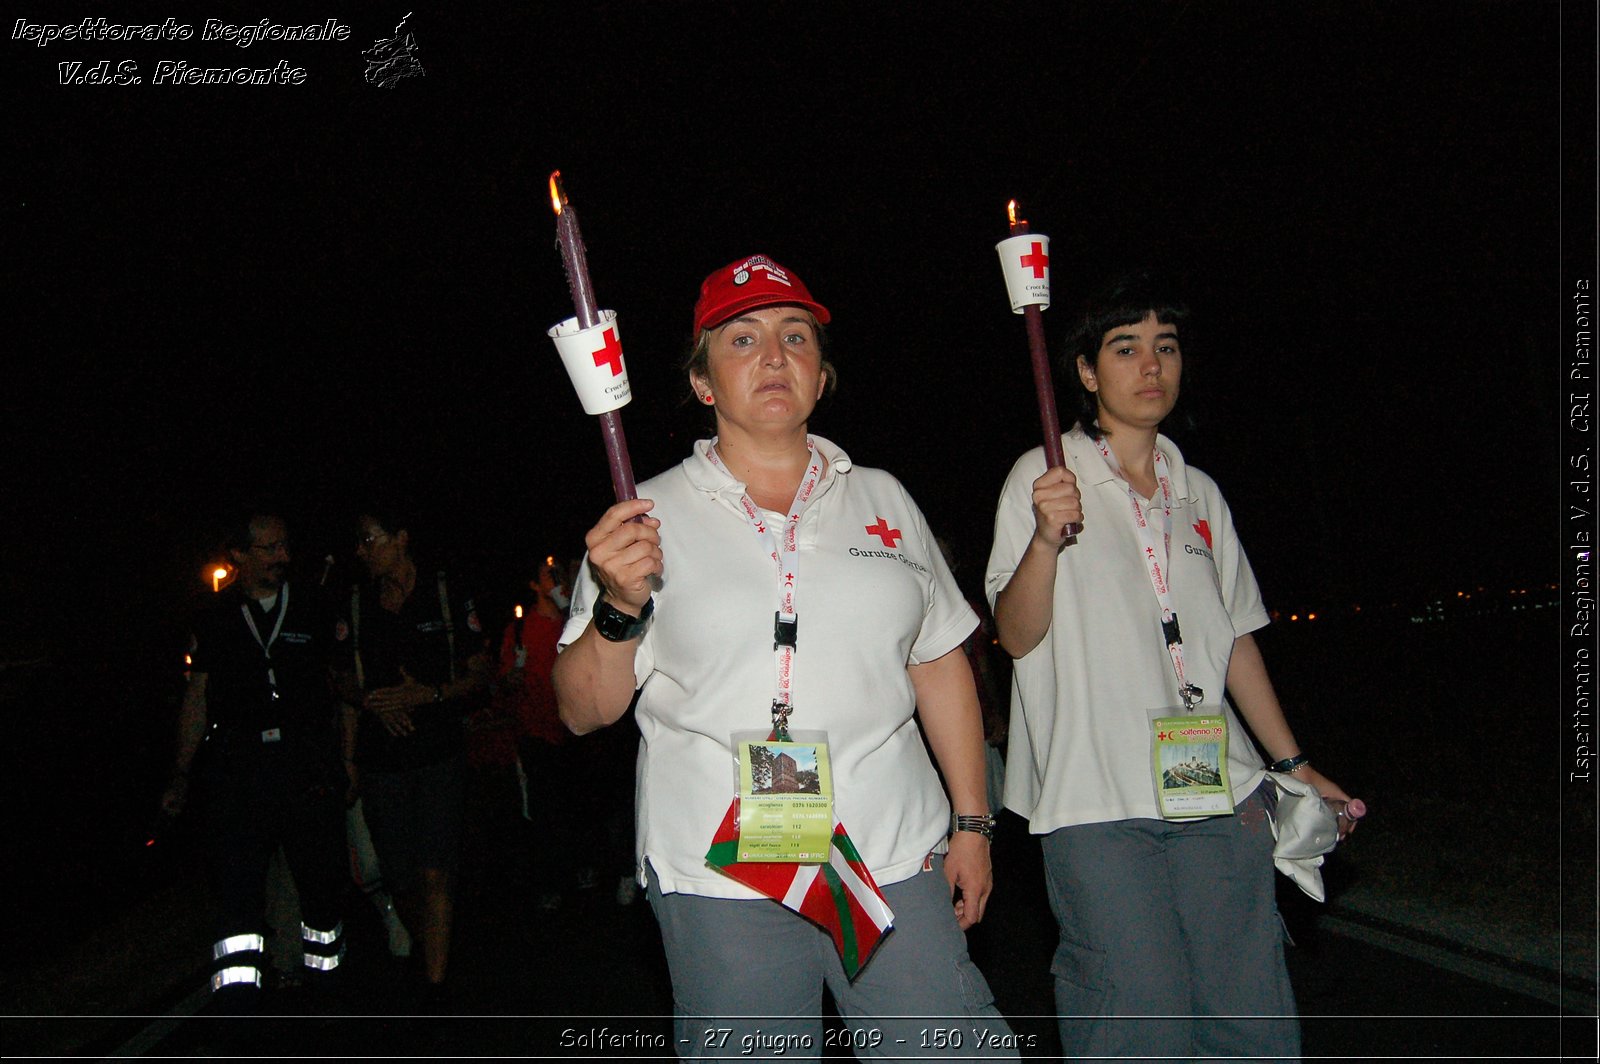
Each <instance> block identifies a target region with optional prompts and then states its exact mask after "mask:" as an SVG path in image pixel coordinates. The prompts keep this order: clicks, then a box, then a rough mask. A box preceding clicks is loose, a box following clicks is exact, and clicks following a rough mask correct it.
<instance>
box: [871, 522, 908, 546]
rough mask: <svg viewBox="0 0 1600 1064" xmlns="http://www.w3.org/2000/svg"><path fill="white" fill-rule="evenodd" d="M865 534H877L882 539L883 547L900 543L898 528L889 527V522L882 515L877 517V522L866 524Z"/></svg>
mask: <svg viewBox="0 0 1600 1064" xmlns="http://www.w3.org/2000/svg"><path fill="white" fill-rule="evenodd" d="M873 516H874V517H878V515H877V514H873ZM867 535H869V536H877V537H878V538H879V539H881V540H883V545H884V546H885V547H898V546H899V545H900V530H899V529H898V528H890V527H889V522H887V521H885V520H884V519H883V518H882V517H878V523H877V524H875V525H868V526H867Z"/></svg>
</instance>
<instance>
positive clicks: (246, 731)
mask: <svg viewBox="0 0 1600 1064" xmlns="http://www.w3.org/2000/svg"><path fill="white" fill-rule="evenodd" d="M227 546H228V553H229V556H230V557H231V558H232V560H233V564H234V565H235V567H236V569H237V578H236V580H235V582H234V585H233V587H231V588H230V589H229V590H228V591H227V592H226V593H225V594H223V595H221V596H218V599H217V601H216V602H215V603H213V604H212V605H211V606H210V607H208V608H207V609H206V610H205V611H203V612H202V613H201V615H200V616H199V617H198V618H197V619H196V623H195V629H194V650H193V665H192V668H191V671H190V677H189V686H188V689H187V691H186V692H185V694H184V699H183V707H182V710H181V712H180V714H179V720H178V753H177V759H176V762H175V764H174V771H173V778H172V783H171V785H170V786H169V787H168V788H167V791H166V793H165V794H164V795H163V796H162V801H161V804H162V807H163V809H165V810H166V811H167V812H168V813H170V814H173V815H176V814H177V813H179V812H181V811H182V810H183V807H184V805H185V804H186V802H187V801H188V795H189V779H190V774H191V771H196V772H197V773H198V777H199V786H200V788H201V790H202V796H203V797H202V809H203V811H204V814H205V822H206V828H207V836H208V851H209V852H208V863H209V865H210V871H211V879H212V885H213V888H214V889H215V891H216V893H217V897H218V901H219V903H220V908H221V912H220V914H219V921H218V929H217V932H218V933H217V940H216V943H215V944H214V945H213V947H212V961H213V972H212V976H211V989H212V990H213V991H214V992H224V993H225V995H226V996H225V997H224V998H223V999H220V1000H228V999H230V998H237V999H238V1002H237V1003H238V1004H239V1005H240V1006H241V1007H246V1008H248V1007H249V1004H248V1003H253V1002H254V1001H255V1000H256V994H257V992H258V991H259V990H260V989H261V987H262V978H263V975H264V973H265V972H266V968H267V963H266V955H265V949H266V942H265V939H264V937H263V934H262V931H263V923H264V911H265V904H266V899H265V882H266V876H267V865H268V862H269V861H270V860H271V858H272V855H273V853H274V851H276V850H277V849H278V847H279V846H280V845H281V846H282V847H283V851H284V855H285V856H286V857H287V859H288V863H289V868H290V871H291V872H292V873H293V875H294V879H295V886H296V888H297V890H298V891H299V894H300V905H301V912H302V916H303V923H302V924H301V937H302V940H303V945H304V952H305V964H306V967H307V969H308V973H307V974H308V977H309V978H310V979H311V980H312V981H313V982H318V981H321V982H325V981H326V979H327V978H328V977H329V976H331V975H332V973H333V971H334V970H335V969H337V968H338V966H339V962H340V961H341V959H342V958H343V956H344V938H343V930H344V929H343V924H342V923H341V921H340V899H341V896H342V892H343V887H344V882H345V849H344V805H343V801H342V792H343V786H342V772H341V771H340V767H339V761H338V755H337V750H338V747H337V730H336V728H335V726H334V722H335V710H334V701H333V697H332V690H331V687H330V685H329V674H328V653H329V647H330V643H331V640H332V636H333V631H332V627H333V626H332V623H331V618H330V617H329V615H328V613H327V612H326V610H325V609H323V608H321V607H319V605H318V604H317V602H316V601H315V599H314V597H313V596H312V595H311V591H312V590H314V589H310V588H308V589H307V590H305V591H302V590H301V589H300V588H299V587H298V586H295V587H292V588H291V586H290V585H289V583H288V582H287V581H286V580H285V578H284V577H285V574H286V572H287V570H288V566H289V549H288V533H287V531H286V529H285V526H284V522H283V520H282V519H281V518H279V517H276V516H273V515H271V514H266V513H254V514H251V515H249V516H248V518H247V519H244V520H241V521H240V522H239V523H238V525H237V527H236V528H234V529H233V530H232V531H231V532H230V534H229V541H228V544H227ZM202 751H203V755H202ZM197 756H198V760H197Z"/></svg>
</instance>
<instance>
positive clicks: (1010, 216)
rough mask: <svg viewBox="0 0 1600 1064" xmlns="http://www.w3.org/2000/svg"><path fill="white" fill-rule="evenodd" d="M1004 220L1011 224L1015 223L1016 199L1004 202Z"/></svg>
mask: <svg viewBox="0 0 1600 1064" xmlns="http://www.w3.org/2000/svg"><path fill="white" fill-rule="evenodd" d="M1006 221H1008V222H1010V223H1011V224H1012V225H1016V224H1017V201H1016V200H1012V201H1011V202H1010V203H1007V204H1006Z"/></svg>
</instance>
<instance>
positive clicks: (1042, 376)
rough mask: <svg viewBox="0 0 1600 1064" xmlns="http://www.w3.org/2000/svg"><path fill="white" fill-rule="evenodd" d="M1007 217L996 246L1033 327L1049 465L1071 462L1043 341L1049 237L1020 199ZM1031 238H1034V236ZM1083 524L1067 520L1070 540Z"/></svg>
mask: <svg viewBox="0 0 1600 1064" xmlns="http://www.w3.org/2000/svg"><path fill="white" fill-rule="evenodd" d="M1006 220H1007V221H1008V222H1009V223H1010V230H1011V235H1010V236H1009V237H1007V238H1006V239H1005V240H1002V241H1000V243H998V244H996V245H995V250H996V251H998V252H999V253H1000V266H1001V269H1002V270H1003V271H1004V273H1005V277H1006V289H1007V291H1008V293H1009V295H1010V296H1011V309H1012V310H1013V311H1015V312H1016V313H1018V314H1021V315H1022V320H1023V322H1024V323H1025V324H1026V325H1027V327H1028V355H1029V357H1030V360H1031V361H1032V363H1033V390H1034V394H1035V396H1036V397H1037V399H1038V401H1039V427H1040V429H1041V430H1042V431H1043V433H1044V461H1045V466H1046V467H1047V468H1050V469H1054V468H1056V467H1057V466H1064V465H1066V464H1067V460H1066V456H1065V455H1064V454H1062V451H1061V418H1060V416H1059V415H1057V413H1056V387H1055V382H1054V381H1053V380H1051V377H1050V353H1049V351H1048V350H1047V349H1046V348H1045V343H1044V310H1045V308H1046V307H1048V306H1049V305H1050V252H1049V249H1050V238H1049V237H1047V236H1044V235H1043V234H1039V235H1037V236H1036V237H1035V235H1034V234H1033V231H1032V230H1030V229H1029V228H1028V222H1027V219H1025V218H1018V217H1017V201H1016V200H1012V201H1011V202H1010V203H1007V204H1006ZM1030 238H1031V239H1030ZM1080 531H1082V529H1081V528H1080V527H1079V526H1078V525H1077V524H1075V523H1073V524H1068V525H1067V526H1066V528H1065V529H1063V532H1064V533H1065V534H1066V536H1067V537H1068V538H1069V539H1070V538H1071V537H1073V536H1076V535H1077V534H1078V533H1079V532H1080Z"/></svg>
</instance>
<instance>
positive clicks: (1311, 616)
mask: <svg viewBox="0 0 1600 1064" xmlns="http://www.w3.org/2000/svg"><path fill="white" fill-rule="evenodd" d="M1316 619H1317V615H1316V614H1314V613H1308V614H1306V620H1308V621H1314V620H1316Z"/></svg>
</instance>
